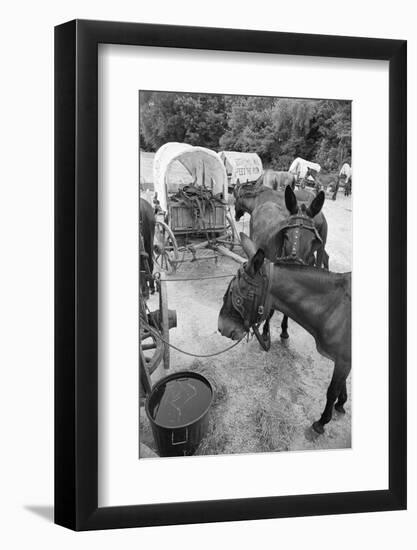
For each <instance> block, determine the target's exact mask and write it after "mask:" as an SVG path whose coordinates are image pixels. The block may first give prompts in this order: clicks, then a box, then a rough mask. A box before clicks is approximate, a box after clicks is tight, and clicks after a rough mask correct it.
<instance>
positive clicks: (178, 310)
mask: <svg viewBox="0 0 417 550" xmlns="http://www.w3.org/2000/svg"><path fill="white" fill-rule="evenodd" d="M138 134H139V158H138V162H139V179H140V181H139V196H140V204H139V226H138V227H139V313H140V319H139V379H140V387H139V395H138V403H139V407H138V410H139V434H138V436H139V437H138V440H139V452H138V455H139V458H140V459H142V458H155V457H175V456H198V455H231V454H239V453H271V452H290V451H315V450H329V449H349V448H351V446H352V434H351V412H352V407H354V402H355V395H354V394H352V387H351V299H352V294H351V272H352V203H353V202H352V193H354V190H353V179H354V178H353V176H352V102H351V101H350V100H349V99H346V100H341V99H331V98H327V99H326V98H325V99H315V98H301V97H300V98H297V97H269V96H250V95H248V96H245V95H222V94H206V93H186V92H172V91H153V90H140V91H139V128H138Z"/></svg>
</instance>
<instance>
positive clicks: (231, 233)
mask: <svg viewBox="0 0 417 550" xmlns="http://www.w3.org/2000/svg"><path fill="white" fill-rule="evenodd" d="M224 236H225V240H226V243H225V245H226V246H227V247H228V248H229V250H233V248H234V246H235V245H236V244H237V243H240V238H239V235H238V232H237V229H236V225H235V222H234V220H233V218H232V216H231V214H230V211H229V210H228V211H227V212H226V225H225V235H224Z"/></svg>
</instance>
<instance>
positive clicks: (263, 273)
mask: <svg viewBox="0 0 417 550" xmlns="http://www.w3.org/2000/svg"><path fill="white" fill-rule="evenodd" d="M246 265H247V264H243V265H242V266H241V267H240V268H239V271H238V272H237V275H236V276H235V278H234V279H232V281H231V282H230V285H229V287H228V289H227V290H226V294H225V297H226V296H227V294H230V295H231V300H232V306H233V309H234V310H235V311H237V312H238V313H239V315H240V316H241V317H242V319H243V324H244V327H245V330H246V332H249V331H250V329H252V330H253V332H254V334H255V336H256V337H257V339H258V341H259V343H260V344H261V346H262V347H263V348H264V349H267V348H266V346H265V342H264V341H263V339H262V337H261V335H260V334H259V325H260V324H261V323H262V322H263V321H265V319H266V318H267V316H268V315H269V312H270V309H271V307H270V302H271V299H270V290H271V283H272V269H273V266H274V264H273V263H272V262H265V263H264V264H263V266H262V267H261V269H260V270H259V271H258V273H256V274H255V276H254V277H250V276H249V275H248V274H247V273H246V270H245V268H246Z"/></svg>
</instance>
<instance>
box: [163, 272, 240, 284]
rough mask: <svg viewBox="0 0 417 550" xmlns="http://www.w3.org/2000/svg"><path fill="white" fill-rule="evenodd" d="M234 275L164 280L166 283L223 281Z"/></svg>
mask: <svg viewBox="0 0 417 550" xmlns="http://www.w3.org/2000/svg"><path fill="white" fill-rule="evenodd" d="M235 275H236V273H229V274H228V275H212V276H211V277H191V278H186V279H184V278H181V279H164V281H165V282H166V283H176V282H177V281H207V280H209V279H225V278H226V277H234V276H235Z"/></svg>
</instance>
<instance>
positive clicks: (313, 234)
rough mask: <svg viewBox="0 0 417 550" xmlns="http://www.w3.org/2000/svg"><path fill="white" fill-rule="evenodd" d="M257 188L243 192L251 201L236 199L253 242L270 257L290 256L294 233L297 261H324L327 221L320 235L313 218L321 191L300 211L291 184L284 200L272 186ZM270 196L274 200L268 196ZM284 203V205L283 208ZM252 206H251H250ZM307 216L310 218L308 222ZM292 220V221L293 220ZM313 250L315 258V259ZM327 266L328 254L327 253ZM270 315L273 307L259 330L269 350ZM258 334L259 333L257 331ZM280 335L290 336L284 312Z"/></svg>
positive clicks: (322, 201)
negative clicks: (301, 226) (246, 215)
mask: <svg viewBox="0 0 417 550" xmlns="http://www.w3.org/2000/svg"><path fill="white" fill-rule="evenodd" d="M263 189H264V188H261V189H259V190H258V191H259V192H258V193H257V194H253V193H251V194H249V197H248V196H247V194H246V197H247V198H249V199H255V200H254V202H253V203H251V204H250V203H248V202H244V201H245V198H244V197H243V198H242V197H240V199H242V201H241V202H239V195H238V199H237V200H236V204H235V208H236V206H237V210H236V217H237V214H238V212H239V213H240V209H243V208H244V207H245V208H246V209H247V210H246V211H250V212H251V219H250V227H249V232H250V236H251V238H253V239H254V240H255V242H256V244H257V245H258V246H259V247H261V248H262V249H263V250H264V251H265V254H266V256H267V258H268V259H269V260H271V261H275V260H276V259H277V258H278V257H279V256H281V255H283V256H291V257H293V254H294V250H295V248H294V237H296V235H297V239H298V240H297V247H296V250H295V255H296V258H297V259H298V260H299V261H300V262H304V263H308V264H310V265H314V264H315V263H317V261H320V264H317V265H321V264H322V262H323V250H324V246H325V241H326V238H327V222H326V226H325V230H324V226H323V238H324V242H323V238H322V237H321V235H320V233H319V231H318V229H317V228H316V227H315V221H314V220H315V219H316V217H317V216H318V214H319V213H320V211H321V209H322V207H323V203H324V193H320V194H319V195H318V196H317V197H315V198H314V199H313V201H312V202H311V204H310V206H309V207H308V208H306V207H305V206H304V205H302V206H304V208H302V209H301V210H302V211H299V206H298V202H297V198H296V196H295V193H294V191H293V190H292V189H291V187H290V186H287V187H286V188H285V193H284V200H282V198H281V197H282V194H281V193H279V192H276V191H272V190H271V189H268V188H266V190H265V191H264V190H263ZM268 199H273V200H268ZM284 204H285V208H284ZM251 206H252V208H253V210H250V207H251ZM286 210H287V211H288V212H289V213H290V215H291V217H294V218H292V220H290V218H288V212H287V211H286ZM309 219H310V220H311V222H310V224H309V223H308V222H309ZM292 222H294V223H292ZM299 223H303V224H304V226H305V228H306V229H307V231H303V232H302V234H300V232H299V231H297V227H298V226H299ZM315 254H316V256H317V258H318V260H317V261H316V260H315ZM326 258H327V266H328V255H327V253H326ZM272 315H273V310H271V311H270V312H268V315H266V316H265V323H264V326H263V330H262V337H261V338H259V337H258V340H259V342H260V344H261V346H262V347H263V348H264V349H265V350H268V349H269V347H270V345H271V336H270V328H269V326H270V320H271V317H272ZM257 336H258V335H257ZM280 336H281V338H284V339H287V338H289V334H288V316H287V315H285V314H284V316H283V318H282V322H281V335H280Z"/></svg>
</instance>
